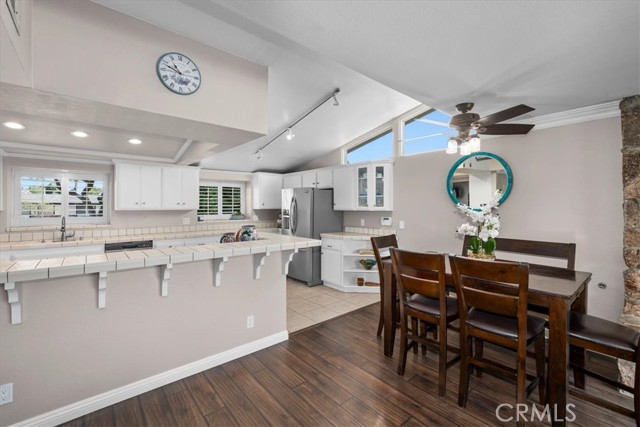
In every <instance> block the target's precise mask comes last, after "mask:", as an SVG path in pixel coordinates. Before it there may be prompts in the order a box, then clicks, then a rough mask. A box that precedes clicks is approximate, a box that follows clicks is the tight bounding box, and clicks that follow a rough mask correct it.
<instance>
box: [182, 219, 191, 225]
mask: <svg viewBox="0 0 640 427" xmlns="http://www.w3.org/2000/svg"><path fill="white" fill-rule="evenodd" d="M190 223H191V220H190V219H189V218H182V225H189V224H190Z"/></svg>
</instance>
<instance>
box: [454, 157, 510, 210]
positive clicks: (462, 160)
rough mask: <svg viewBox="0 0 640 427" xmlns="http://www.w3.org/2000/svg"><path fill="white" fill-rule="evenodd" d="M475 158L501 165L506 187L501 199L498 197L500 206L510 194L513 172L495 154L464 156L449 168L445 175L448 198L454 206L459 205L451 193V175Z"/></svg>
mask: <svg viewBox="0 0 640 427" xmlns="http://www.w3.org/2000/svg"><path fill="white" fill-rule="evenodd" d="M477 156H486V157H491V158H492V159H495V160H497V161H498V162H499V163H500V165H502V167H503V168H504V170H505V172H506V174H507V187H506V188H505V190H504V194H503V195H502V197H500V200H499V201H498V205H501V204H502V203H503V202H504V201H505V200H507V197H509V193H511V187H512V186H513V172H511V168H510V167H509V165H508V164H507V162H505V161H504V159H502V157H500V156H498V155H497V154H493V153H488V152H486V151H479V152H477V153H471V154H468V155H466V156H463V157H460V158H459V159H458V160H457V161H456V162H455V163H454V164H453V166H451V169H449V174H448V175H447V183H446V185H447V194H448V195H449V198H450V199H451V201H452V202H453V204H454V205H457V204H458V203H460V202H459V201H458V198H457V197H456V195H455V193H454V191H453V175H454V173H455V172H456V169H458V166H460V165H461V164H462V163H464V162H465V161H467V160H469V159H470V158H472V157H477Z"/></svg>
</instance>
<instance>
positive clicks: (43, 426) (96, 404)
mask: <svg viewBox="0 0 640 427" xmlns="http://www.w3.org/2000/svg"><path fill="white" fill-rule="evenodd" d="M288 339H289V333H288V332H287V331H282V332H278V333H277V334H273V335H270V336H267V337H264V338H261V339H259V340H256V341H252V342H250V343H247V344H243V345H241V346H239V347H235V348H232V349H230V350H227V351H223V352H222V353H218V354H215V355H213V356H209V357H206V358H204V359H201V360H198V361H196V362H192V363H189V364H186V365H183V366H180V367H178V368H175V369H171V370H169V371H166V372H162V373H160V374H157V375H154V376H152V377H149V378H145V379H143V380H140V381H136V382H134V383H131V384H128V385H126V386H123V387H119V388H116V389H114V390H110V391H107V392H105V393H102V394H99V395H97V396H93V397H90V398H88V399H84V400H81V401H79V402H75V403H72V404H71V405H67V406H64V407H62V408H58V409H54V410H53V411H49V412H47V413H45V414H42V415H38V416H36V417H33V418H30V419H28V420H24V421H20V422H18V423H16V424H13V425H12V426H10V427H25V426H30V427H31V426H38V427H49V426H56V425H58V424H62V423H65V422H67V421H71V420H73V419H76V418H78V417H81V416H83V415H86V414H89V413H91V412H95V411H97V410H99V409H102V408H105V407H107V406H110V405H113V404H115V403H118V402H121V401H123V400H126V399H129V398H132V397H134V396H137V395H139V394H142V393H146V392H148V391H150V390H153V389H155V388H158V387H162V386H164V385H167V384H169V383H172V382H175V381H178V380H181V379H183V378H186V377H188V376H191V375H194V374H197V373H199V372H202V371H206V370H207V369H211V368H213V367H215V366H218V365H222V364H223V363H226V362H229V361H231V360H234V359H238V358H240V357H242V356H246V355H247V354H251V353H254V352H256V351H258V350H262V349H264V348H267V347H270V346H272V345H275V344H278V343H281V342H283V341H286V340H288Z"/></svg>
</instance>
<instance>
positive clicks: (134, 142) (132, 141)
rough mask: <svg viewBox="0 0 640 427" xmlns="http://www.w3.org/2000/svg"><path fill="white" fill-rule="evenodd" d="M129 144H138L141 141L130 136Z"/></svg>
mask: <svg viewBox="0 0 640 427" xmlns="http://www.w3.org/2000/svg"><path fill="white" fill-rule="evenodd" d="M129 144H135V145H138V144H142V141H140V140H139V139H138V138H131V139H130V140H129Z"/></svg>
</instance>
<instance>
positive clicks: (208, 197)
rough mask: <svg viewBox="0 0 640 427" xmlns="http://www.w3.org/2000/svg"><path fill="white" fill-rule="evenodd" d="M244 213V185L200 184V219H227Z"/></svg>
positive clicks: (228, 183)
mask: <svg viewBox="0 0 640 427" xmlns="http://www.w3.org/2000/svg"><path fill="white" fill-rule="evenodd" d="M237 212H240V213H244V183H243V182H239V183H230V182H225V183H222V182H220V183H217V182H209V183H204V182H203V183H201V185H200V205H199V207H198V216H199V217H200V219H229V218H230V217H231V215H233V214H235V213H237Z"/></svg>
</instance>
